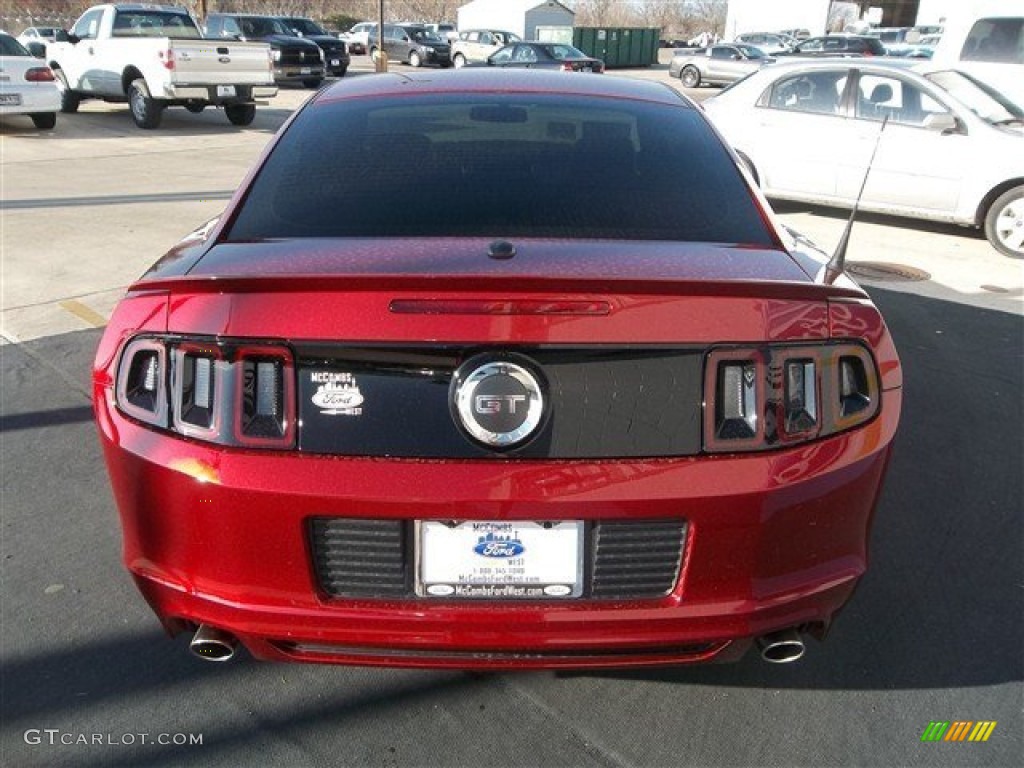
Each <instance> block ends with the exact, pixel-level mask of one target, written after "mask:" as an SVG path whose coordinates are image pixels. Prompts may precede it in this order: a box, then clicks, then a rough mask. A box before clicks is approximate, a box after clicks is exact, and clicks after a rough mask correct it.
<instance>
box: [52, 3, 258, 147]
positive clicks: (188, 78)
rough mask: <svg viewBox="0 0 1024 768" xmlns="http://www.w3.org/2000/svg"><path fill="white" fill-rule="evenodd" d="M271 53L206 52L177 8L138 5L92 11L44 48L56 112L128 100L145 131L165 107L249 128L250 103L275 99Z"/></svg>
mask: <svg viewBox="0 0 1024 768" xmlns="http://www.w3.org/2000/svg"><path fill="white" fill-rule="evenodd" d="M269 54H270V51H269V49H268V47H267V46H266V45H263V44H262V43H245V42H239V41H237V40H232V41H230V42H225V43H223V44H222V45H219V46H212V45H210V43H209V42H208V41H205V40H203V39H202V33H201V32H200V31H199V27H198V26H197V25H196V22H195V19H193V18H192V16H191V14H189V13H188V11H187V10H185V8H183V7H177V6H160V5H151V4H146V5H140V4H136V3H123V4H105V5H97V6H93V7H92V8H89V9H87V10H86V11H85V12H84V13H83V14H82V15H81V16H80V17H79V18H78V21H76V22H75V25H74V27H72V29H71V33H70V34H68V35H67V39H66V40H64V41H58V42H55V43H50V44H49V45H48V46H47V48H46V60H47V61H48V62H49V64H50V67H51V68H52V69H53V72H54V75H55V76H56V77H57V84H58V87H59V88H60V90H61V111H62V112H67V113H72V112H76V111H77V110H78V107H79V105H80V103H81V102H82V101H83V100H85V99H102V100H103V101H108V102H115V103H116V102H124V101H127V102H128V107H129V112H130V114H131V117H132V120H133V121H134V122H135V125H137V126H138V127H139V128H142V129H146V130H151V129H155V128H157V127H159V125H160V121H161V119H162V117H163V113H164V111H165V110H166V109H167V108H168V107H185V109H187V110H189V111H190V112H202V111H203V110H204V109H205V108H206V107H208V106H215V107H222V108H223V109H224V114H225V115H226V116H227V118H228V120H229V121H230V122H231V124H232V125H249V124H250V123H252V121H253V119H254V118H255V117H256V102H257V101H258V100H260V99H268V98H271V97H273V96H274V95H276V94H277V87H276V86H275V85H274V80H273V76H272V72H271V68H270V60H269Z"/></svg>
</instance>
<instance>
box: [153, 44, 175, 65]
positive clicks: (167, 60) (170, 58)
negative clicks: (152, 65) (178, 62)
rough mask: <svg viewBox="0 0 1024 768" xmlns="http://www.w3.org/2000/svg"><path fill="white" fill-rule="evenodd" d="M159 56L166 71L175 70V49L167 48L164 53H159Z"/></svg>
mask: <svg viewBox="0 0 1024 768" xmlns="http://www.w3.org/2000/svg"><path fill="white" fill-rule="evenodd" d="M157 56H159V57H160V63H161V64H163V65H164V69H174V49H173V48H167V49H166V50H163V51H157Z"/></svg>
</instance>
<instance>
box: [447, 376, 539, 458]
mask: <svg viewBox="0 0 1024 768" xmlns="http://www.w3.org/2000/svg"><path fill="white" fill-rule="evenodd" d="M463 370H464V371H467V373H465V374H464V375H463V374H462V372H461V371H460V373H459V374H458V375H456V377H455V382H454V383H455V389H454V398H453V404H454V410H455V412H456V414H457V415H458V419H459V422H460V423H461V424H462V427H463V428H464V429H465V430H466V431H467V432H468V433H469V434H470V436H472V437H473V438H474V439H476V440H479V441H480V442H481V443H484V444H485V445H489V446H491V447H494V448H508V447H511V446H514V445H517V444H518V443H521V442H523V441H524V440H526V439H527V438H528V437H530V436H531V435H532V434H533V433H534V432H535V431H536V429H537V427H538V426H539V425H540V422H541V418H542V416H543V415H544V394H543V392H542V391H541V386H540V382H539V381H538V380H537V377H536V376H535V375H534V374H533V373H531V372H530V371H529V370H527V369H526V368H525V367H524V366H522V365H519V364H518V363H513V362H509V361H505V360H500V361H497V360H491V361H489V362H483V363H474V361H472V360H471V361H469V363H468V364H467V365H465V366H464V367H463Z"/></svg>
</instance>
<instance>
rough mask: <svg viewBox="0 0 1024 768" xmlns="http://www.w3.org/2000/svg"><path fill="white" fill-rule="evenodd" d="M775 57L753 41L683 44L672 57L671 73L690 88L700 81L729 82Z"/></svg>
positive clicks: (701, 83) (708, 82) (669, 71)
mask: <svg viewBox="0 0 1024 768" xmlns="http://www.w3.org/2000/svg"><path fill="white" fill-rule="evenodd" d="M772 61H774V59H772V58H771V57H769V56H766V55H765V54H764V52H763V51H762V50H761V49H760V48H757V47H756V46H753V45H746V44H744V43H723V44H721V45H711V46H708V47H707V48H693V49H690V48H680V49H679V50H677V51H676V52H675V55H674V56H673V57H672V62H671V63H670V64H669V67H668V73H669V75H671V76H672V77H678V78H679V79H680V80H682V81H683V85H684V86H686V87H687V88H697V87H698V86H700V85H728V84H729V83H734V82H736V81H737V80H739V79H740V78H743V77H746V76H747V75H749V74H750V73H751V72H756V71H757V70H758V69H760V68H761V67H762V66H764V65H765V64H768V63H771V62H772Z"/></svg>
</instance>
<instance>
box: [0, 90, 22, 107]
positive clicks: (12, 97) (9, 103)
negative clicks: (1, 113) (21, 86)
mask: <svg viewBox="0 0 1024 768" xmlns="http://www.w3.org/2000/svg"><path fill="white" fill-rule="evenodd" d="M0 106H4V107H18V106H21V94H20V93H0Z"/></svg>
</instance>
